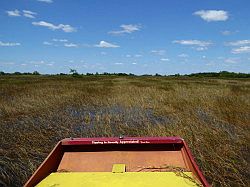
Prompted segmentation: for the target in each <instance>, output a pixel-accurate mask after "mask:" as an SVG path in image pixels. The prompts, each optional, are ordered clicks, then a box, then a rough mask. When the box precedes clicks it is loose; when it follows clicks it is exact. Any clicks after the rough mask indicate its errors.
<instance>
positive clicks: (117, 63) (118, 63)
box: [115, 62, 123, 65]
mask: <svg viewBox="0 0 250 187" xmlns="http://www.w3.org/2000/svg"><path fill="white" fill-rule="evenodd" d="M122 64H123V63H120V62H116V63H115V65H122Z"/></svg>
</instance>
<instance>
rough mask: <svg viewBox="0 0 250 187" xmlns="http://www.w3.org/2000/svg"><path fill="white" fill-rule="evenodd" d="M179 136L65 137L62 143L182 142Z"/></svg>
mask: <svg viewBox="0 0 250 187" xmlns="http://www.w3.org/2000/svg"><path fill="white" fill-rule="evenodd" d="M182 142H183V139H182V138H180V137H123V138H106V137H105V138H104V137H103V138H66V139H63V140H62V145H90V144H169V143H174V144H182Z"/></svg>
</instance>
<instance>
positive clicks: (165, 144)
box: [25, 137, 209, 187]
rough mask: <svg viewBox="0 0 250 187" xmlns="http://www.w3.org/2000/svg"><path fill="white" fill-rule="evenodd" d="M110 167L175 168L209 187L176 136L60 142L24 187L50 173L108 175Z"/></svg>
mask: <svg viewBox="0 0 250 187" xmlns="http://www.w3.org/2000/svg"><path fill="white" fill-rule="evenodd" d="M114 164H125V166H126V172H138V171H142V170H144V171H143V172H147V171H154V170H150V169H157V171H167V170H166V169H167V168H166V167H164V166H170V168H171V167H172V166H173V167H178V168H182V169H183V171H191V172H192V174H193V176H194V177H195V178H196V179H197V180H199V181H200V182H201V183H202V184H203V185H204V186H209V184H208V183H207V181H206V179H205V178H204V176H203V174H202V173H201V171H200V170H199V168H198V166H197V165H196V163H195V161H194V159H193V157H192V155H191V152H190V150H189V149H188V147H187V145H186V143H185V141H184V140H183V139H181V138H179V137H125V138H74V139H64V140H62V141H60V142H59V143H58V144H57V145H56V147H55V148H54V149H53V150H52V152H51V153H50V155H49V156H48V157H47V159H46V160H45V161H44V162H43V163H42V164H41V166H40V167H39V168H38V169H37V171H36V172H35V173H34V174H33V175H32V177H31V178H30V179H29V180H28V181H27V183H26V184H25V186H26V187H30V186H35V185H36V184H38V183H39V182H40V181H42V180H43V179H44V178H45V177H47V176H48V175H50V174H51V173H52V172H62V171H64V172H65V171H68V172H111V171H112V167H113V165H114ZM145 169H149V170H145ZM161 169H163V170H161ZM164 169H165V170H164Z"/></svg>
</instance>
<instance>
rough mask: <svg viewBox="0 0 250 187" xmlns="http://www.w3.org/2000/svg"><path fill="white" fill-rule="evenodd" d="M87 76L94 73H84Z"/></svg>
mask: <svg viewBox="0 0 250 187" xmlns="http://www.w3.org/2000/svg"><path fill="white" fill-rule="evenodd" d="M86 75H87V76H90V75H94V74H93V73H86Z"/></svg>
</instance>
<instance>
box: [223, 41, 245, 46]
mask: <svg viewBox="0 0 250 187" xmlns="http://www.w3.org/2000/svg"><path fill="white" fill-rule="evenodd" d="M248 44H250V40H238V41H234V42H229V43H227V45H230V46H243V45H248Z"/></svg>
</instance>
